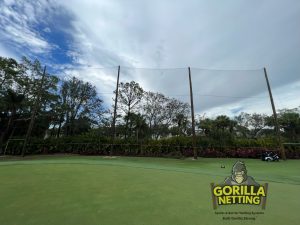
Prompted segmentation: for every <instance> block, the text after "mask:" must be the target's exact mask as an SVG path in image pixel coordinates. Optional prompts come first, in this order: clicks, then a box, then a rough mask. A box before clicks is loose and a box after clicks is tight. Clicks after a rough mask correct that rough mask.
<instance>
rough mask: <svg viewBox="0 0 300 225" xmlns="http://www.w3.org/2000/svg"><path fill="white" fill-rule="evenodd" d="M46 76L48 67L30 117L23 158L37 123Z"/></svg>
mask: <svg viewBox="0 0 300 225" xmlns="http://www.w3.org/2000/svg"><path fill="white" fill-rule="evenodd" d="M45 76H46V66H45V67H44V72H43V75H42V80H41V84H40V86H39V88H38V93H37V97H36V100H35V104H34V108H33V111H32V113H31V117H30V123H29V127H28V130H27V133H26V137H25V141H24V144H23V148H22V156H23V157H24V156H25V153H26V146H27V143H28V141H29V139H30V136H31V132H32V129H33V125H34V121H35V117H36V114H37V111H38V109H39V106H40V100H41V92H42V89H43V86H44V80H45Z"/></svg>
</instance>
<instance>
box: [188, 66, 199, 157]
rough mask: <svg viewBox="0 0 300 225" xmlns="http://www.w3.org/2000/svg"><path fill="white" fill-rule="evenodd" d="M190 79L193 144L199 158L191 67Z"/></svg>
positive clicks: (194, 151) (195, 155)
mask: <svg viewBox="0 0 300 225" xmlns="http://www.w3.org/2000/svg"><path fill="white" fill-rule="evenodd" d="M189 81H190V99H191V113H192V132H193V133H192V134H193V139H192V144H193V153H194V159H197V149H196V148H195V145H196V132H195V114H194V101H193V87H192V76H191V68H190V67H189Z"/></svg>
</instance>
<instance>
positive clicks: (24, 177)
mask: <svg viewBox="0 0 300 225" xmlns="http://www.w3.org/2000/svg"><path fill="white" fill-rule="evenodd" d="M236 160H237V159H208V158H200V159H198V160H196V161H193V160H191V159H185V160H182V159H162V158H138V157H136V158H129V157H117V158H105V157H100V156H97V157H96V156H34V157H25V159H21V158H3V159H1V160H0V224H1V225H13V224H14V225H19V224H20V225H21V224H22V225H48V224H51V225H52V224H63V225H68V224H72V225H76V224H80V225H81V224H82V225H84V224H87V225H93V224H97V225H99V224H101V225H102V224H103V225H115V224H120V225H127V224H128V225H148V224H149V225H185V224H186V225H196V224H264V225H267V224H272V225H277V224H278V225H279V224H280V225H281V224H284V225H289V224H291V225H294V224H299V222H300V213H299V212H300V203H299V201H300V173H299V171H300V161H299V160H287V161H284V162H283V161H281V162H279V163H275V162H274V163H267V162H262V161H260V160H257V159H243V161H244V162H245V163H246V166H247V169H248V174H249V175H251V176H253V177H254V178H255V180H256V181H258V182H260V183H265V182H268V183H269V191H268V198H267V208H266V210H262V209H261V208H260V207H258V206H251V205H235V206H222V207H219V208H218V209H217V210H213V208H212V200H211V192H210V183H211V182H214V183H221V182H222V181H223V180H224V179H225V177H226V176H229V175H230V170H231V167H232V165H233V164H234V162H235V161H236ZM221 165H225V168H221ZM216 212H219V213H223V212H259V213H261V212H264V214H263V215H254V216H249V217H250V218H252V219H253V218H255V221H254V220H243V221H241V220H240V219H237V220H223V219H222V218H223V215H220V214H216ZM239 216H241V215H239Z"/></svg>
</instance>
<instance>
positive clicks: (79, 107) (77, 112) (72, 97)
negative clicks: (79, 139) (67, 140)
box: [60, 77, 103, 135]
mask: <svg viewBox="0 0 300 225" xmlns="http://www.w3.org/2000/svg"><path fill="white" fill-rule="evenodd" d="M60 95H61V101H62V103H61V104H62V111H63V115H64V116H63V117H64V118H65V125H64V127H65V133H66V135H72V134H74V126H75V121H76V119H78V118H80V117H81V118H84V117H89V116H91V115H92V114H93V113H94V111H95V110H97V109H99V108H100V107H102V103H103V101H102V100H101V99H100V98H99V97H98V96H97V92H96V87H95V86H93V85H92V84H90V83H89V82H83V81H82V80H79V79H77V78H76V77H72V79H70V80H68V81H65V82H64V83H63V84H62V87H61V90H60Z"/></svg>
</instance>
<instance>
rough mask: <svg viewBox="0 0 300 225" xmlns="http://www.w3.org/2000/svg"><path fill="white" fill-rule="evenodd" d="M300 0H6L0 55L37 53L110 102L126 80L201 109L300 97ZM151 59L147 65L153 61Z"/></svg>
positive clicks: (281, 104)
mask: <svg viewBox="0 0 300 225" xmlns="http://www.w3.org/2000/svg"><path fill="white" fill-rule="evenodd" d="M299 27H300V1H298V0H276V1H274V0H251V1H246V0H226V1H222V0H210V1H207V0H206V1H204V0H185V1H182V0H181V1H179V0H164V1H162V0H126V1H124V0H85V1H82V0H72V1H67V0H60V1H58V0H57V1H56V0H34V1H31V0H28V1H16V0H0V55H1V56H4V57H13V58H16V59H21V57H22V56H27V57H29V58H31V59H35V58H37V59H39V60H40V61H41V62H42V63H43V65H46V66H47V70H48V71H49V72H50V73H53V74H56V75H58V76H60V77H61V78H68V77H70V76H76V77H79V78H81V79H83V80H85V81H89V82H91V83H92V84H94V85H95V86H96V87H97V90H98V92H99V94H100V95H101V96H102V98H103V99H104V100H105V102H106V104H107V105H111V104H112V100H111V98H112V95H113V94H112V93H113V90H114V89H115V86H116V77H117V66H118V65H120V66H121V73H120V80H121V81H122V82H129V81H131V80H135V81H137V82H139V83H140V84H141V86H142V87H143V88H144V89H145V90H147V91H149V90H151V91H158V92H162V93H164V94H165V95H167V96H169V97H174V98H178V99H180V100H182V101H185V102H189V101H190V99H189V83H188V82H189V80H188V67H191V76H192V82H193V93H194V104H195V109H196V113H197V114H201V115H203V114H205V115H209V116H216V115H219V114H227V115H231V116H232V115H236V114H238V113H240V112H242V111H246V112H250V113H251V112H259V113H268V114H270V113H271V112H272V111H271V105H270V101H269V97H268V93H267V87H266V82H265V77H264V72H263V68H264V67H266V69H267V72H268V76H269V79H270V83H271V86H272V91H273V95H274V100H275V104H276V108H277V109H281V108H295V107H298V106H300V100H299V99H300V98H299V96H300V51H299V49H300V29H299ZM146 68H147V69H146Z"/></svg>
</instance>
